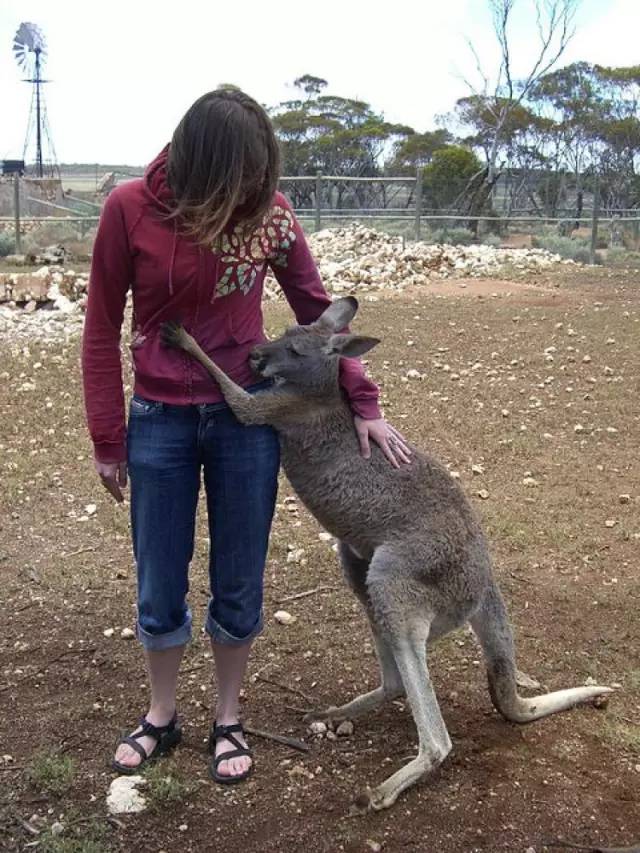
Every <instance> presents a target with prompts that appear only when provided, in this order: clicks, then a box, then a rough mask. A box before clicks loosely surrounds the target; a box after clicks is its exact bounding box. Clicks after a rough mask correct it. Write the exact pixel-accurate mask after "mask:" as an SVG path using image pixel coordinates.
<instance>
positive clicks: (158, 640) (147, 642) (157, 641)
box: [136, 610, 191, 652]
mask: <svg viewBox="0 0 640 853" xmlns="http://www.w3.org/2000/svg"><path fill="white" fill-rule="evenodd" d="M136 629H137V630H136V634H137V637H138V639H139V640H140V642H141V643H142V645H143V646H144V648H145V649H149V651H151V652H162V651H164V650H165V649H170V648H173V647H174V646H184V645H186V644H187V643H188V642H189V641H190V640H191V611H190V610H188V611H187V618H186V619H185V621H184V623H183V624H182V625H180V627H179V628H176V629H175V630H174V631H169V632H168V633H166V634H150V633H149V632H148V631H145V630H144V628H142V627H141V625H140V622H138V624H137V626H136Z"/></svg>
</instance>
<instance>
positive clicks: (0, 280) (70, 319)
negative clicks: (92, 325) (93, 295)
mask: <svg viewBox="0 0 640 853" xmlns="http://www.w3.org/2000/svg"><path fill="white" fill-rule="evenodd" d="M87 281H88V277H87V275H86V274H79V273H76V272H74V271H73V270H64V269H62V268H60V267H41V268H40V269H38V270H35V271H34V272H19V273H0V334H2V335H4V336H5V337H11V338H25V339H26V338H33V337H37V338H40V339H42V340H58V339H63V340H64V339H67V338H69V337H71V336H73V335H74V334H75V333H76V332H77V331H79V330H80V328H81V327H82V319H83V316H84V313H83V309H84V304H85V294H86V291H87ZM38 309H40V310H38Z"/></svg>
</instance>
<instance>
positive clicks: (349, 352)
mask: <svg viewBox="0 0 640 853" xmlns="http://www.w3.org/2000/svg"><path fill="white" fill-rule="evenodd" d="M379 343H380V338H366V337H364V336H363V335H331V337H330V338H329V340H328V341H327V344H326V346H325V348H324V351H325V352H326V353H327V354H328V355H341V356H344V357H346V358H356V357H357V356H359V355H364V353H365V352H369V350H370V349H373V348H374V346H375V345H376V344H379Z"/></svg>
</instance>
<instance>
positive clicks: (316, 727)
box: [309, 720, 327, 735]
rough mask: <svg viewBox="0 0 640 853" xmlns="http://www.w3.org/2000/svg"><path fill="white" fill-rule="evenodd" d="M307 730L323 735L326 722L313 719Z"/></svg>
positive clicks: (325, 730)
mask: <svg viewBox="0 0 640 853" xmlns="http://www.w3.org/2000/svg"><path fill="white" fill-rule="evenodd" d="M309 731H310V732H311V734H314V735H323V734H326V732H327V724H326V723H323V722H322V720H314V721H313V722H312V723H311V724H310V725H309Z"/></svg>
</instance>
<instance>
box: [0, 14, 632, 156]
mask: <svg viewBox="0 0 640 853" xmlns="http://www.w3.org/2000/svg"><path fill="white" fill-rule="evenodd" d="M533 8H534V3H533V0H518V3H517V6H516V9H517V15H516V17H515V18H514V27H513V48H514V49H513V51H512V52H513V56H514V70H515V73H516V74H518V73H520V74H523V73H525V72H526V70H527V69H528V68H529V66H530V63H531V58H532V55H533V52H534V51H535V46H536V38H535V21H534V19H533V17H532V11H533ZM21 21H33V22H34V23H36V24H38V25H39V26H40V27H41V28H42V30H43V31H44V33H45V36H46V40H47V45H48V51H49V56H48V60H47V65H46V68H45V72H46V76H47V77H49V78H51V80H52V81H53V82H51V83H50V84H48V85H47V86H46V96H47V103H48V111H49V121H50V126H51V129H52V136H53V140H54V144H55V147H56V150H57V154H58V159H59V161H61V162H67V163H69V162H87V163H89V162H101V163H129V164H132V165H136V164H143V163H146V162H147V161H149V160H150V159H151V158H152V157H153V156H154V155H155V153H156V152H157V151H158V150H159V149H160V148H161V147H162V146H163V145H164V143H165V141H167V140H168V138H169V137H170V135H171V133H172V130H173V128H174V126H175V124H176V123H177V121H178V120H179V119H180V117H181V115H182V114H183V113H184V111H185V110H186V109H187V107H188V106H189V105H190V104H191V103H192V102H193V101H194V100H195V99H196V98H197V97H198V96H199V95H201V94H202V93H203V92H205V91H208V90H209V89H212V88H215V86H216V85H217V84H219V83H235V84H236V85H239V86H241V87H242V88H243V89H245V90H246V91H247V92H248V93H249V94H251V95H253V96H254V97H255V98H257V99H258V100H259V101H261V102H262V103H266V104H274V103H277V102H278V101H280V100H283V99H286V98H288V97H291V96H292V89H291V87H290V83H291V81H292V80H293V79H295V78H296V77H298V76H300V75H301V74H305V73H310V74H314V75H316V76H320V77H324V78H325V79H327V80H328V81H329V84H330V88H329V90H328V91H329V92H331V93H333V94H337V95H343V96H349V97H358V98H362V99H364V100H366V101H369V102H370V103H371V104H372V105H373V106H374V107H375V108H376V109H378V110H380V111H382V112H384V114H385V116H386V117H387V118H388V119H389V120H391V121H398V122H403V123H408V124H410V125H412V126H413V127H414V128H415V129H416V130H420V131H422V130H427V129H429V128H433V127H434V126H435V116H436V115H438V114H441V113H445V112H447V111H449V110H450V109H451V107H452V106H453V104H454V102H455V100H456V98H458V97H462V96H463V95H465V94H467V93H468V90H467V87H466V86H465V84H464V82H463V81H462V79H461V76H467V75H472V74H473V72H474V62H473V59H472V58H471V55H470V52H469V50H468V48H467V46H466V38H467V37H469V38H470V39H471V40H472V41H473V42H474V44H475V45H476V46H477V50H478V52H479V54H480V55H481V57H482V59H483V64H484V65H485V66H486V67H487V68H488V69H490V68H495V66H496V60H497V53H496V47H495V42H494V40H493V38H492V34H491V27H490V17H489V14H488V11H487V2H486V0H444V2H440V0H393V2H386V1H385V2H377V3H376V2H375V0H374V2H372V0H366V2H364V0H320V2H318V0H315V2H310V0H297V2H295V3H282V2H277V0H269V2H256V0H244V2H242V3H239V2H224V3H221V2H215V0H214V2H199V0H180V2H175V3H169V2H162V0H160V2H158V0H155V2H150V0H126V2H125V0H108V2H106V3H104V4H96V3H92V2H87V0H55V2H54V0H0V105H1V109H2V114H1V119H0V157H15V156H17V157H20V156H21V155H22V147H23V143H24V136H25V131H26V124H27V115H28V109H29V98H30V93H29V88H30V87H29V86H28V85H27V84H26V83H22V82H21V74H20V72H19V69H18V67H17V65H16V63H15V61H14V58H13V54H12V49H11V45H12V41H13V35H14V33H15V31H16V30H17V28H18V26H19V24H20V22H21ZM576 25H577V33H576V36H575V39H574V40H573V42H572V43H571V45H570V47H569V49H568V51H567V53H566V55H565V59H564V64H566V63H568V62H571V61H575V60H586V61H588V62H598V63H601V64H605V65H632V64H635V63H637V62H638V61H639V58H640V57H639V49H638V33H639V32H640V0H582V4H581V7H580V10H579V13H578V16H577V20H576Z"/></svg>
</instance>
